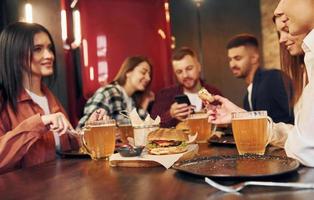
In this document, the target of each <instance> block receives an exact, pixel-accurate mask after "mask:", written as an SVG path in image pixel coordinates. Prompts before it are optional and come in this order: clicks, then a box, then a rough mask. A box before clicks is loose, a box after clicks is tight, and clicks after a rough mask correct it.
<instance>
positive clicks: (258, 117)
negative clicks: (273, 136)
mask: <svg viewBox="0 0 314 200" xmlns="http://www.w3.org/2000/svg"><path fill="white" fill-rule="evenodd" d="M252 119H267V116H238V117H234V118H232V120H252Z"/></svg>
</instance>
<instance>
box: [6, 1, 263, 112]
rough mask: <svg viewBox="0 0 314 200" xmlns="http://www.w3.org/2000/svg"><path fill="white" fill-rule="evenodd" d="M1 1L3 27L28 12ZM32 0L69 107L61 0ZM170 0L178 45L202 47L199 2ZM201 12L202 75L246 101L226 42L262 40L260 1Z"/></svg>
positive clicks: (59, 91) (213, 4)
mask: <svg viewBox="0 0 314 200" xmlns="http://www.w3.org/2000/svg"><path fill="white" fill-rule="evenodd" d="M100 1H101V0H100ZM117 1H118V0H117ZM121 1H122V0H121ZM143 1H144V0H143ZM0 2H1V3H0V11H1V14H0V29H2V28H3V27H4V26H5V25H7V24H8V23H10V22H14V21H18V20H19V16H24V11H23V9H22V8H23V6H24V4H25V2H26V1H19V0H1V1H0ZM28 2H30V3H32V5H33V10H40V12H33V18H34V19H36V22H38V23H41V24H42V25H44V26H46V27H47V28H48V29H49V31H51V33H52V35H53V38H54V41H55V43H56V46H57V52H58V55H57V59H58V71H59V73H58V79H57V82H56V84H55V85H54V87H53V92H54V93H55V94H56V95H57V96H58V97H59V99H60V101H61V103H62V104H63V105H64V107H65V108H66V109H67V108H68V103H69V102H68V100H67V99H68V98H67V94H68V93H67V87H66V80H65V70H66V66H65V61H64V54H63V52H64V51H63V48H62V40H61V25H60V0H54V1H51V0H29V1H28ZM169 4H170V15H171V31H172V35H173V36H174V37H175V44H176V47H181V46H189V47H191V48H193V49H194V50H196V51H199V45H198V40H199V34H198V23H197V22H198V21H197V7H196V5H195V3H194V2H193V0H170V1H169ZM199 14H200V30H201V35H202V49H203V56H204V59H203V61H204V66H203V73H202V77H203V78H204V79H205V80H206V81H207V82H208V83H210V84H213V85H215V86H216V87H217V88H219V89H220V90H221V91H222V92H223V94H224V96H226V97H228V98H230V99H231V100H232V101H234V102H235V103H237V104H238V105H242V98H243V95H244V93H245V90H246V87H245V85H244V81H243V80H239V79H236V78H234V77H233V76H232V74H231V72H230V70H229V67H228V62H227V61H228V60H227V57H226V55H227V52H226V50H225V44H226V42H227V41H228V39H229V38H230V37H231V36H233V35H234V34H238V33H243V32H248V33H251V34H254V35H256V36H257V38H258V39H259V40H260V41H261V14H260V1H259V0H204V1H203V3H202V5H201V7H200V8H199ZM260 43H261V44H262V42H260ZM169 67H170V66H169ZM155 92H156V91H155Z"/></svg>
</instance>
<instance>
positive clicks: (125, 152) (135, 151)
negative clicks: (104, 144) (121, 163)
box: [117, 145, 144, 157]
mask: <svg viewBox="0 0 314 200" xmlns="http://www.w3.org/2000/svg"><path fill="white" fill-rule="evenodd" d="M143 149H144V146H140V147H132V146H128V145H126V146H122V147H120V148H118V149H117V151H118V152H119V153H120V155H121V156H122V157H135V156H140V155H141V153H142V151H143Z"/></svg>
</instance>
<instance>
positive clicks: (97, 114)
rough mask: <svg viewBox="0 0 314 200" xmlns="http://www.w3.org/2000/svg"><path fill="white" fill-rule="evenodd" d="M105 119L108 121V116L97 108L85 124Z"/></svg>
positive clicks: (101, 109) (104, 111)
mask: <svg viewBox="0 0 314 200" xmlns="http://www.w3.org/2000/svg"><path fill="white" fill-rule="evenodd" d="M107 119H109V116H108V115H107V111H106V110H105V109H103V108H98V109H97V110H95V111H94V112H93V113H92V114H91V116H90V117H89V118H88V120H87V123H89V122H94V121H100V120H107Z"/></svg>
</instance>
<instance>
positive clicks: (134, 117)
mask: <svg viewBox="0 0 314 200" xmlns="http://www.w3.org/2000/svg"><path fill="white" fill-rule="evenodd" d="M129 117H130V120H131V123H132V126H149V125H159V124H160V117H159V116H157V117H156V118H155V119H152V118H151V116H150V114H147V116H146V118H145V120H142V119H141V118H140V116H139V115H138V113H137V111H136V109H133V110H132V111H131V112H130V113H129Z"/></svg>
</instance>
